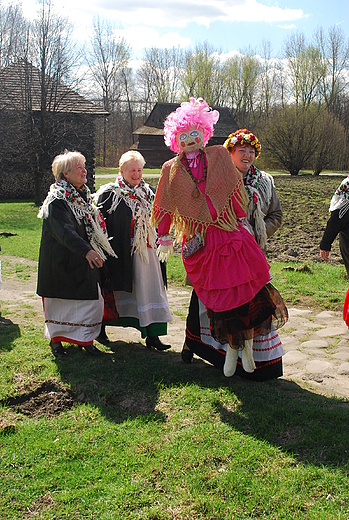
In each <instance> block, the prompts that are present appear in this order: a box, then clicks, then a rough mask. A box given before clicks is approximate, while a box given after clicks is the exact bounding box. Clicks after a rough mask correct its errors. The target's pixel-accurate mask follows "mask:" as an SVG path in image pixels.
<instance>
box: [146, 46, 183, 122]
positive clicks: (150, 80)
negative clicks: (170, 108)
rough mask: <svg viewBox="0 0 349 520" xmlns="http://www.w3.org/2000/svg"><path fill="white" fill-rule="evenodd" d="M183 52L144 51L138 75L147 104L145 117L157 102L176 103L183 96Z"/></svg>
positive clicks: (171, 50) (164, 50)
mask: <svg viewBox="0 0 349 520" xmlns="http://www.w3.org/2000/svg"><path fill="white" fill-rule="evenodd" d="M182 68H183V52H182V51H181V49H180V48H178V47H172V49H159V48H157V47H151V48H146V49H144V52H143V60H142V65H141V67H140V69H139V70H138V73H137V84H138V90H139V92H140V94H141V97H142V100H143V101H144V104H145V114H144V115H145V117H146V116H147V115H148V113H149V110H150V109H152V108H153V106H154V104H155V103H156V102H157V101H160V102H163V103H175V102H176V101H178V99H179V98H180V95H181V90H180V87H181V84H180V77H181V73H182Z"/></svg>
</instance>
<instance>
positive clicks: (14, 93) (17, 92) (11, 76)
mask: <svg viewBox="0 0 349 520" xmlns="http://www.w3.org/2000/svg"><path fill="white" fill-rule="evenodd" d="M45 80H46V85H47V102H46V110H48V111H54V112H60V113H74V114H86V115H87V114H89V115H93V116H104V115H108V112H106V111H105V110H104V109H103V108H101V107H99V106H98V105H95V104H94V103H93V102H92V101H89V100H87V99H85V98H84V97H83V96H81V95H80V94H78V93H77V92H75V91H74V90H72V89H71V88H69V87H67V86H65V85H64V84H63V83H60V82H59V81H55V80H54V79H52V78H49V77H48V76H46V78H45ZM0 108H6V109H7V110H28V109H30V110H32V111H34V112H40V110H41V73H40V71H39V69H37V68H35V67H33V66H32V65H31V64H30V63H25V62H19V63H16V64H13V65H9V66H8V67H4V68H2V69H0Z"/></svg>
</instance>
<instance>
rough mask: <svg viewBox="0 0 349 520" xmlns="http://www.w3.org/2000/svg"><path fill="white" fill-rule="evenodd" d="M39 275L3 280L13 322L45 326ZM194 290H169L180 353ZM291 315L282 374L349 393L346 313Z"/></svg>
mask: <svg viewBox="0 0 349 520" xmlns="http://www.w3.org/2000/svg"><path fill="white" fill-rule="evenodd" d="M35 278H36V276H35V275H34V274H33V276H30V278H29V280H27V281H25V282H23V281H20V280H16V279H11V280H5V281H4V282H3V284H2V287H1V290H0V301H1V305H2V308H3V309H6V316H7V317H9V318H11V320H12V321H13V322H14V323H18V324H19V325H20V324H21V323H24V322H27V321H28V315H30V319H34V320H35V323H36V324H40V322H41V323H42V325H43V315H42V305H41V299H40V298H39V297H38V296H36V295H35V287H36V279H35ZM190 293H191V289H190V288H187V287H176V286H173V285H172V286H170V287H169V289H168V299H169V303H170V308H171V312H172V314H173V318H174V320H173V322H172V323H170V324H169V327H168V332H169V333H168V336H167V337H166V338H164V341H165V342H166V343H171V345H172V349H173V350H174V351H176V352H178V353H179V352H180V351H181V349H182V345H183V342H184V334H185V318H186V315H187V309H188V305H189V300H190ZM289 314H290V319H289V321H288V323H287V324H286V325H285V326H284V327H283V328H282V329H281V330H280V331H279V332H280V337H281V339H282V342H283V345H284V349H285V352H286V354H285V356H284V376H283V378H284V379H287V380H292V381H295V382H297V383H298V384H299V385H300V386H302V387H304V388H307V389H308V390H312V391H315V392H317V393H321V394H324V395H336V396H339V397H346V398H349V331H348V328H347V326H346V325H345V323H344V322H343V319H342V314H341V313H340V312H331V311H323V312H319V313H315V312H314V311H312V310H309V309H300V308H289ZM107 333H108V336H109V337H110V339H111V340H113V341H117V340H122V341H128V342H139V341H141V340H140V334H139V332H138V331H136V330H134V329H120V328H117V327H107ZM0 341H1V338H0ZM194 362H195V359H194ZM222 377H223V376H222Z"/></svg>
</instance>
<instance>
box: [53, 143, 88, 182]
mask: <svg viewBox="0 0 349 520" xmlns="http://www.w3.org/2000/svg"><path fill="white" fill-rule="evenodd" d="M79 161H83V163H84V164H85V162H86V159H85V157H84V156H83V155H82V153H80V152H69V151H68V150H64V152H63V153H61V154H60V155H56V157H55V158H54V159H53V163H52V173H53V176H54V178H55V179H56V181H58V182H59V181H61V180H62V177H63V174H64V173H65V172H69V171H70V170H71V169H72V167H73V166H75V165H76V164H77V163H78V162H79Z"/></svg>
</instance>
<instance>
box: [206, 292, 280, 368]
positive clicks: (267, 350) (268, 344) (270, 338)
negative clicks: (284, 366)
mask: <svg viewBox="0 0 349 520" xmlns="http://www.w3.org/2000/svg"><path fill="white" fill-rule="evenodd" d="M199 318H200V337H201V341H202V342H203V343H205V344H206V345H211V346H212V347H214V348H215V349H216V350H225V351H227V344H225V345H223V344H222V343H219V342H218V341H216V340H215V339H214V338H213V337H212V335H211V331H210V325H209V321H208V316H207V312H206V308H205V305H204V304H203V303H202V301H201V300H199ZM239 354H240V357H241V349H239ZM284 355H285V351H284V348H283V346H282V343H281V339H280V336H279V334H278V333H277V331H276V329H275V327H274V325H273V324H271V331H270V333H269V334H267V335H265V336H256V337H255V338H254V339H253V359H254V360H255V361H271V360H272V359H277V358H279V357H281V356H284Z"/></svg>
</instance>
